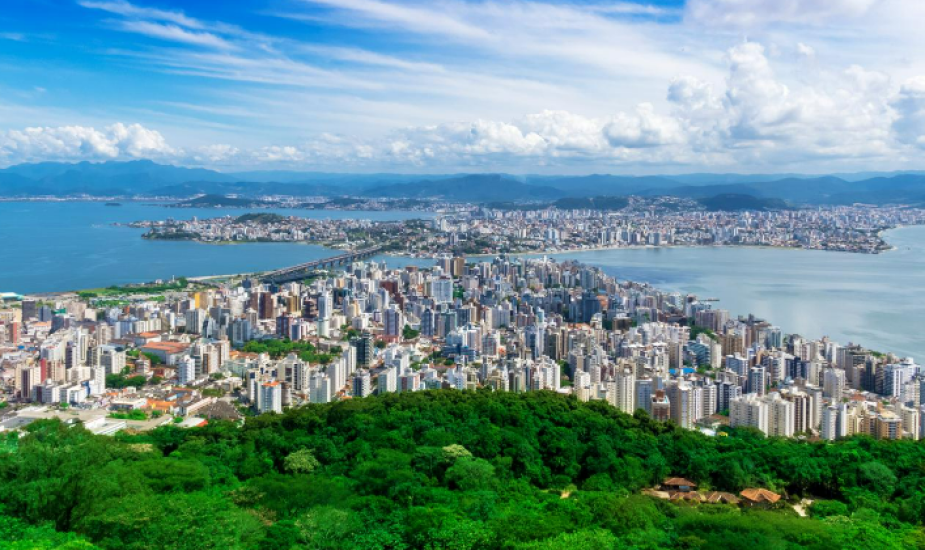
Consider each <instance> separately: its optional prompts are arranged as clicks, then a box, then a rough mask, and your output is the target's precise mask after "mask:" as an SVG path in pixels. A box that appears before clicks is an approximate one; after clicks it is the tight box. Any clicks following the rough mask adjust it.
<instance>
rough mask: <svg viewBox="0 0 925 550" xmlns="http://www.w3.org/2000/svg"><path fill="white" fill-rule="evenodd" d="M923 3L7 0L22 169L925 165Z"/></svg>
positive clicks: (4, 65)
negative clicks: (126, 163)
mask: <svg viewBox="0 0 925 550" xmlns="http://www.w3.org/2000/svg"><path fill="white" fill-rule="evenodd" d="M923 20H925V2H920V1H918V0H687V1H686V2H684V1H677V0H666V1H662V2H644V3H634V2H628V1H617V2H605V1H592V0H587V1H572V2H552V1H545V2H539V1H531V0H516V1H514V0H494V1H483V0H473V1H467V0H446V1H443V0H433V1H428V2H424V1H415V0H254V1H236V2H213V1H205V0H196V1H186V2H179V1H163V0H148V1H142V0H133V1H132V2H128V1H124V0H4V3H3V11H2V12H0V69H2V72H0V75H2V76H0V165H9V164H15V163H19V162H37V161H42V160H65V161H77V160H92V161H101V160H121V159H133V158H151V159H154V160H157V161H161V162H171V163H176V164H184V165H200V166H208V167H213V168H218V169H223V170H235V169H252V168H296V169H308V170H338V171H379V170H386V171H403V172H410V171H420V172H446V171H502V170H503V171H510V172H521V173H591V172H610V173H677V172H692V171H742V172H749V171H758V172H777V171H781V172H782V171H803V172H824V171H849V170H870V169H878V170H879V169H886V170H890V169H913V168H917V169H921V168H923V166H922V164H921V163H920V162H919V161H918V159H919V157H920V156H921V153H922V150H923V149H925V56H923V54H921V53H920V52H923V51H925V47H923V46H925V43H923V42H925V38H923V36H922V35H923V33H921V32H920V30H919V29H918V28H917V27H918V25H919V23H918V22H921V21H923Z"/></svg>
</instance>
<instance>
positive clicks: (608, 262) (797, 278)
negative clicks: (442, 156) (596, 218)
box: [556, 226, 925, 361]
mask: <svg viewBox="0 0 925 550" xmlns="http://www.w3.org/2000/svg"><path fill="white" fill-rule="evenodd" d="M885 238H886V240H887V242H889V243H890V244H891V245H893V246H895V247H896V250H891V251H889V252H886V253H883V254H873V255H872V254H850V253H844V252H824V251H816V250H788V249H781V248H734V247H688V248H638V249H622V250H605V251H594V252H582V253H571V254H562V255H556V257H558V258H572V259H577V260H579V261H582V262H585V263H589V264H594V265H598V266H600V267H601V268H602V269H604V270H605V271H606V272H607V273H609V274H610V275H613V276H615V277H617V278H619V279H622V280H631V281H646V282H650V283H652V284H654V285H656V286H657V287H659V288H663V289H666V290H675V291H678V292H689V293H694V294H697V295H698V296H699V297H700V298H719V299H720V301H719V302H717V303H715V304H714V307H720V308H724V309H728V310H729V311H730V312H732V314H734V315H735V314H748V313H754V314H755V315H757V316H759V317H761V318H764V319H766V320H768V321H769V322H771V323H774V324H776V325H778V326H780V327H781V328H782V329H784V331H787V332H795V333H799V334H801V335H803V336H804V337H810V338H820V337H822V336H826V335H827V336H829V337H831V338H832V339H834V340H835V341H837V342H839V343H841V344H843V345H844V344H846V343H847V342H855V343H860V344H862V345H865V346H868V347H870V348H872V349H875V350H879V351H884V352H888V351H892V352H894V353H898V354H904V355H908V356H912V357H913V358H915V359H917V360H919V361H925V226H917V227H904V228H900V229H895V230H892V231H888V232H886V233H885Z"/></svg>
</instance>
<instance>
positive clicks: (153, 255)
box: [0, 202, 925, 362]
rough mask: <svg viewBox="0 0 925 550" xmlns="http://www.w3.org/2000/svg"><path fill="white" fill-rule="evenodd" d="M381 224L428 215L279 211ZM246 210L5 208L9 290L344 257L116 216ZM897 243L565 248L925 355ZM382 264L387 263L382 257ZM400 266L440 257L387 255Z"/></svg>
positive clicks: (922, 249)
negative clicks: (881, 246) (879, 247)
mask: <svg viewBox="0 0 925 550" xmlns="http://www.w3.org/2000/svg"><path fill="white" fill-rule="evenodd" d="M273 211H274V212H278V213H280V214H285V215H297V216H304V217H315V218H321V219H333V218H365V219H373V220H386V219H404V218H420V217H427V214H425V213H419V212H345V211H310V210H284V209H279V210H273ZM244 212H245V211H244V210H234V209H183V210H177V209H167V208H163V207H159V206H151V205H146V204H140V203H125V204H124V206H122V207H106V206H104V205H103V204H101V203H89V202H68V203H57V202H6V203H0V292H2V291H14V292H19V293H30V292H31V293H34V292H51V291H61V290H73V289H80V288H92V287H98V286H106V285H111V284H124V283H130V282H141V281H150V280H153V279H157V278H168V277H171V276H180V275H186V276H197V275H223V274H230V273H242V272H249V271H264V270H269V269H276V268H280V267H285V266H289V265H294V264H297V263H300V262H305V261H308V260H311V259H317V258H323V257H327V256H330V255H333V254H335V252H332V251H331V250H327V249H325V248H322V247H319V246H312V245H304V244H289V243H249V244H239V245H209V244H199V243H192V242H175V241H148V240H144V239H142V238H141V233H142V232H143V230H140V229H130V228H125V227H113V226H112V225H111V224H112V223H113V222H131V221H136V220H143V219H165V218H168V217H173V218H177V219H188V218H191V217H193V216H197V217H200V218H204V217H215V216H220V215H225V214H230V215H240V214H242V213H244ZM886 239H887V241H888V242H890V244H892V245H894V246H896V247H897V250H893V251H890V252H887V253H885V254H879V255H867V254H848V253H839V252H821V251H809V250H784V249H772V248H732V247H729V248H719V247H718V248H713V247H700V248H646V249H622V250H606V251H595V252H583V253H568V254H561V255H557V257H559V258H574V259H577V260H580V261H583V262H586V263H589V264H594V265H598V266H600V267H602V268H603V269H604V270H605V271H607V272H608V273H610V274H611V275H614V276H616V277H617V278H619V279H624V280H627V279H628V280H634V281H647V282H650V283H653V284H655V285H656V286H658V287H660V288H664V289H667V290H676V291H679V292H691V293H695V294H697V295H698V296H700V297H701V298H706V297H716V298H720V301H719V302H718V303H717V304H715V307H722V308H725V309H728V310H730V311H731V312H732V313H733V314H747V313H749V312H751V313H754V314H756V315H758V316H759V317H762V318H765V319H767V320H768V321H770V322H771V323H774V324H776V325H778V326H780V327H781V328H783V329H784V330H785V331H787V332H796V333H799V334H802V335H803V336H805V337H811V338H819V337H822V336H824V335H828V336H830V337H832V338H833V339H835V340H836V341H838V342H840V343H842V344H846V343H848V342H857V343H860V344H863V345H865V346H868V347H870V348H873V349H876V350H880V351H892V352H895V353H899V354H902V355H908V356H912V357H913V358H915V359H917V360H918V361H920V362H925V336H923V335H925V227H908V228H901V229H896V230H893V231H889V232H887V233H886ZM380 259H381V258H380ZM386 261H387V263H388V265H389V266H390V267H400V266H403V265H408V264H411V263H418V265H422V266H430V265H432V264H433V262H431V261H429V260H408V259H404V258H386Z"/></svg>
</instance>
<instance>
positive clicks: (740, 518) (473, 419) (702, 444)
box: [0, 390, 925, 550]
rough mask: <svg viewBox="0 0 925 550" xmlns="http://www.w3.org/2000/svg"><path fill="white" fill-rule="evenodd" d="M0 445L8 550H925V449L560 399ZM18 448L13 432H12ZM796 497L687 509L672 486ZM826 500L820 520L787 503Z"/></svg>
mask: <svg viewBox="0 0 925 550" xmlns="http://www.w3.org/2000/svg"><path fill="white" fill-rule="evenodd" d="M28 431H29V434H28V435H26V436H25V437H23V438H22V439H20V440H18V441H16V440H15V439H10V440H9V441H8V442H7V443H6V445H0V449H3V448H6V449H7V451H6V452H4V453H2V454H0V540H2V542H0V545H2V546H3V547H5V548H74V549H78V548H80V549H87V548H94V547H99V548H107V549H109V548H111V549H116V548H118V549H139V550H140V549H147V548H165V549H169V548H181V549H199V548H242V549H245V548H254V549H257V548H259V549H262V550H263V549H270V550H277V549H290V548H315V549H373V548H388V549H418V548H419V549H437V548H440V549H459V550H464V549H535V550H540V549H558V548H574V549H577V550H584V549H617V548H640V549H641V548H646V549H661V548H665V549H667V548H724V549H743V550H746V549H747V550H755V549H758V548H781V549H789V548H793V549H797V548H819V549H825V550H831V549H833V548H857V549H862V548H878V549H899V548H915V547H922V546H921V545H922V544H923V542H925V538H923V532H922V529H921V523H922V520H923V517H925V515H923V514H925V470H923V468H922V465H923V464H925V446H923V445H922V444H921V443H919V442H914V441H874V440H871V439H867V438H854V439H849V440H846V441H840V442H836V443H809V442H805V441H798V440H783V439H768V438H765V437H763V436H761V435H760V434H759V433H757V432H755V431H753V430H732V429H730V430H729V431H728V432H727V435H721V436H716V437H707V436H705V435H702V434H700V433H697V432H692V431H686V430H681V429H678V428H676V427H674V426H672V425H670V424H661V423H658V422H655V421H653V420H651V419H649V418H648V417H646V415H645V414H642V413H637V415H636V416H629V415H626V414H623V413H621V412H619V411H617V410H616V409H614V408H613V407H611V406H610V405H608V404H606V403H604V402H600V401H597V402H590V403H581V402H579V401H577V400H576V399H574V398H568V397H564V396H561V395H557V394H553V393H549V392H534V393H527V394H513V393H491V392H488V391H478V392H459V391H452V390H449V391H434V392H416V393H401V394H390V395H387V396H384V397H372V398H366V399H355V400H347V401H342V402H338V403H334V404H327V405H313V406H308V407H304V408H300V409H297V410H293V411H289V412H287V413H285V414H282V415H262V416H259V417H251V418H248V419H247V421H246V423H245V424H244V426H243V427H238V426H236V425H234V424H230V423H223V422H214V423H210V424H209V425H208V426H205V427H203V428H194V429H189V430H184V429H180V428H176V427H174V426H164V427H160V428H158V429H156V430H154V431H153V432H149V433H143V434H139V435H119V436H117V437H115V438H107V437H103V436H94V435H91V434H90V433H89V432H87V431H85V430H83V429H82V428H80V427H66V426H65V425H63V424H61V423H59V422H57V421H39V422H36V423H34V424H33V425H31V426H29V428H28ZM10 437H12V436H10ZM669 475H672V476H682V477H686V478H689V479H691V480H693V481H694V482H696V483H698V484H699V485H700V486H701V487H702V488H712V489H717V490H725V491H730V492H738V491H739V490H740V489H742V488H745V487H766V488H769V489H771V490H774V491H777V492H779V493H781V494H783V495H784V497H785V498H784V499H782V500H781V501H780V502H779V503H778V504H777V505H776V508H777V509H772V510H747V509H742V508H739V507H734V506H731V505H712V504H700V505H695V504H683V505H679V504H674V503H671V502H667V501H663V500H658V499H655V498H652V497H648V496H643V495H640V494H639V491H640V490H641V489H643V488H644V487H649V486H652V485H654V484H656V483H658V482H660V481H661V480H662V479H663V478H664V477H666V476H669ZM810 495H811V496H812V498H814V499H816V503H815V504H814V505H813V506H812V507H810V509H809V512H810V516H813V517H809V518H801V517H798V516H797V514H796V512H794V510H793V509H792V508H791V507H790V506H789V505H788V504H786V502H787V501H788V499H796V498H798V497H799V496H810Z"/></svg>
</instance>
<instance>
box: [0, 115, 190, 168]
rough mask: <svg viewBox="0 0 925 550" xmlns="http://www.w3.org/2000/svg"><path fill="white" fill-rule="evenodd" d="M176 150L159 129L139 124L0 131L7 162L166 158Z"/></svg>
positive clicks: (0, 153) (1, 151) (1, 152)
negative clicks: (97, 127)
mask: <svg viewBox="0 0 925 550" xmlns="http://www.w3.org/2000/svg"><path fill="white" fill-rule="evenodd" d="M176 153H177V150H175V149H174V148H172V147H171V146H170V145H168V144H167V141H166V140H165V139H164V136H162V135H161V134H160V133H159V132H157V131H156V130H151V129H149V128H145V127H144V126H142V125H140V124H129V125H125V124H122V123H116V124H113V125H111V126H107V127H105V128H102V129H99V130H98V129H96V128H92V127H87V126H61V127H57V128H50V127H35V128H26V129H24V130H10V131H8V132H6V133H5V134H0V157H4V158H5V159H7V160H8V162H32V161H44V160H105V159H119V158H167V157H172V156H174V155H175V154H176Z"/></svg>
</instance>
